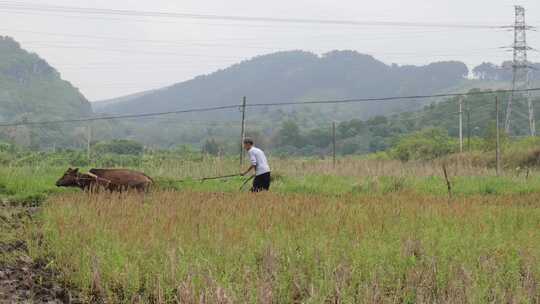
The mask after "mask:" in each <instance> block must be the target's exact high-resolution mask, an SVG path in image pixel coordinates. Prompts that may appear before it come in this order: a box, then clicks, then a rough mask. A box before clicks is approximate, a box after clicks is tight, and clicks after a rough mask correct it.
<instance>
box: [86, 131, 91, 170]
mask: <svg viewBox="0 0 540 304" xmlns="http://www.w3.org/2000/svg"><path fill="white" fill-rule="evenodd" d="M91 144H92V126H91V125H90V124H89V125H87V126H86V157H87V158H88V162H90V158H91V157H92V155H91V151H90V149H91Z"/></svg>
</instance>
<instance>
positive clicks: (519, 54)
mask: <svg viewBox="0 0 540 304" xmlns="http://www.w3.org/2000/svg"><path fill="white" fill-rule="evenodd" d="M515 15H516V20H515V24H514V26H513V27H512V28H513V29H514V44H513V45H512V50H513V52H514V60H513V63H512V69H513V79H512V93H511V94H510V98H509V100H508V106H507V108H506V121H505V129H506V132H507V133H510V125H511V119H512V104H513V103H514V102H515V92H514V91H515V90H527V89H529V88H530V83H529V77H530V73H531V70H530V65H529V61H528V59H527V51H528V50H530V49H532V48H530V47H529V46H528V45H527V30H530V29H531V28H532V27H530V26H528V25H527V23H526V22H525V8H524V7H522V6H516V7H515ZM523 95H524V97H525V99H526V100H527V104H528V109H529V117H528V118H529V131H530V134H531V136H535V135H536V126H535V121H534V108H533V104H532V99H531V94H530V92H525V93H524V94H523Z"/></svg>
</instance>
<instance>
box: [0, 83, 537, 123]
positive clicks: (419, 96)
mask: <svg viewBox="0 0 540 304" xmlns="http://www.w3.org/2000/svg"><path fill="white" fill-rule="evenodd" d="M536 91H540V88H533V89H526V90H499V91H483V92H469V93H450V94H435V95H416V96H396V97H382V98H357V99H341V100H316V101H293V102H281V103H258V104H248V105H246V107H270V106H290V105H314V104H343V103H358V102H375V101H378V102H385V101H397V100H402V101H406V100H416V99H427V98H442V97H457V96H471V95H489V94H504V93H510V92H536ZM240 106H241V105H228V106H219V107H208V108H195V109H187V110H178V111H167V112H156V113H143V114H128V115H118V116H101V117H89V118H79V119H68V120H55V121H36V122H16V123H2V124H0V127H16V126H34V125H48V124H63V123H78V122H90V121H102V120H115V119H128V118H142V117H154V116H163V115H170V114H183V113H199V112H211V111H219V110H230V109H238V108H239V107H240Z"/></svg>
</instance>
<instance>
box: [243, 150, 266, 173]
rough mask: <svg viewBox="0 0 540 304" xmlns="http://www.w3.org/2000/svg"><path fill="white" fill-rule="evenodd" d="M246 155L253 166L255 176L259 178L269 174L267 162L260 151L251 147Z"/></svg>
mask: <svg viewBox="0 0 540 304" xmlns="http://www.w3.org/2000/svg"><path fill="white" fill-rule="evenodd" d="M248 154H249V160H250V161H251V164H252V165H253V166H255V175H257V176H259V175H261V174H265V173H268V172H270V166H269V165H268V160H267V159H266V155H264V152H263V151H262V150H261V149H259V148H255V147H251V149H249V151H248Z"/></svg>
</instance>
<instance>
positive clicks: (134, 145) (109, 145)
mask: <svg viewBox="0 0 540 304" xmlns="http://www.w3.org/2000/svg"><path fill="white" fill-rule="evenodd" d="M93 151H94V153H95V154H96V155H97V156H99V155H100V154H108V153H110V154H118V155H142V154H143V152H144V146H143V145H142V144H140V143H138V142H136V141H133V140H126V139H117V140H112V141H109V142H100V143H97V144H96V145H95V146H94V148H93Z"/></svg>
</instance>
